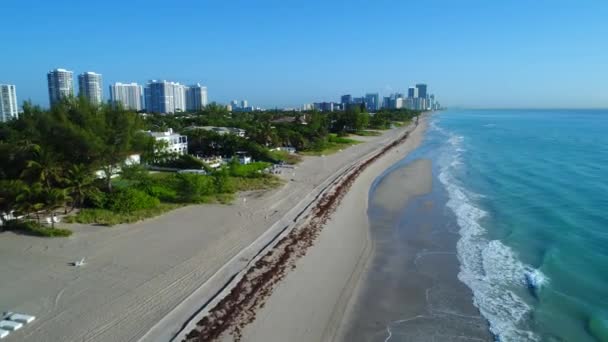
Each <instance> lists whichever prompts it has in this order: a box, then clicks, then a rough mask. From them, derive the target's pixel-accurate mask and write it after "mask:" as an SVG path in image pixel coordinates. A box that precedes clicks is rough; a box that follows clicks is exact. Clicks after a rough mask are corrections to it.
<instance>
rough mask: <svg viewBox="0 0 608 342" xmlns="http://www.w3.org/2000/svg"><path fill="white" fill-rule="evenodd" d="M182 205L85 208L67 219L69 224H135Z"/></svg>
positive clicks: (164, 204)
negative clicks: (125, 209) (114, 209)
mask: <svg viewBox="0 0 608 342" xmlns="http://www.w3.org/2000/svg"><path fill="white" fill-rule="evenodd" d="M182 206H183V205H180V204H171V203H161V204H159V205H158V206H156V207H153V208H148V209H138V210H134V211H124V210H123V211H112V210H108V209H97V208H84V209H81V210H80V211H79V212H78V213H77V214H76V215H72V216H68V217H66V220H65V221H66V222H68V223H83V224H99V225H106V226H113V225H117V224H121V223H133V222H137V221H141V220H143V219H147V218H151V217H155V216H159V215H161V214H164V213H166V212H168V211H171V210H173V209H176V208H179V207H182Z"/></svg>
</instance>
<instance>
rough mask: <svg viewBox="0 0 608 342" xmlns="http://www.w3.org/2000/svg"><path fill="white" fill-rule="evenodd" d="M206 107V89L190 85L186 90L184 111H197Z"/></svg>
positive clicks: (198, 85) (197, 85)
mask: <svg viewBox="0 0 608 342" xmlns="http://www.w3.org/2000/svg"><path fill="white" fill-rule="evenodd" d="M206 106H207V87H203V86H201V85H200V84H196V85H191V86H189V87H188V88H187V89H186V110H187V111H197V110H201V109H203V108H205V107H206Z"/></svg>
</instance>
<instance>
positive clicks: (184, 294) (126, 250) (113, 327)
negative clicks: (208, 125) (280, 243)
mask: <svg viewBox="0 0 608 342" xmlns="http://www.w3.org/2000/svg"><path fill="white" fill-rule="evenodd" d="M403 131H404V128H398V129H393V130H391V131H388V132H386V133H385V134H383V135H382V136H379V137H360V138H358V139H360V140H365V141H366V143H364V144H359V145H355V146H352V147H350V148H348V149H346V150H344V151H342V152H340V153H337V154H334V155H331V156H326V157H307V158H305V159H304V161H303V162H302V163H301V164H299V165H298V166H296V168H295V169H285V170H284V174H283V176H282V177H284V178H285V180H286V181H287V184H286V185H285V186H284V187H282V188H280V189H278V190H273V191H270V192H265V193H259V192H253V193H248V194H243V195H242V196H241V197H240V198H239V199H238V201H237V202H236V203H235V204H233V205H229V206H224V205H202V206H189V207H185V208H181V209H178V210H175V211H173V212H170V213H168V214H166V215H163V216H161V217H159V218H155V219H151V220H147V221H144V222H140V223H137V224H131V225H119V226H116V227H112V228H108V227H96V226H90V225H72V226H71V227H70V228H71V229H73V230H74V231H75V234H74V235H73V236H71V237H69V238H65V239H43V238H36V237H31V236H23V235H17V234H14V233H11V232H6V233H2V234H0V260H2V263H0V310H2V311H9V310H10V311H16V312H23V313H27V314H31V315H35V316H37V317H38V319H37V320H36V321H35V322H33V323H32V324H29V325H28V326H26V327H25V328H23V329H21V330H20V331H17V332H15V333H12V334H11V335H10V336H9V337H8V338H6V339H5V340H4V341H9V342H10V341H136V340H140V339H142V338H143V340H151V341H154V340H159V341H167V340H169V339H170V338H171V337H172V336H174V335H175V334H176V333H177V332H178V331H179V330H180V329H181V328H182V325H183V324H184V322H186V321H187V319H188V318H189V317H191V316H192V315H193V314H194V313H195V312H196V311H197V310H198V308H200V307H201V305H202V304H203V303H205V302H206V301H207V300H209V299H211V298H212V297H213V295H214V294H215V293H216V292H217V291H218V290H220V289H221V288H222V286H224V284H226V283H227V282H228V281H229V280H230V279H231V277H233V276H234V275H235V274H236V273H237V272H239V271H241V270H242V269H243V268H245V267H246V266H247V265H248V263H249V261H250V260H251V259H252V258H253V257H254V255H255V253H257V251H259V250H260V248H261V246H263V245H264V244H265V243H267V242H268V241H270V240H271V239H272V238H273V237H274V236H276V234H278V233H279V232H280V231H281V230H282V229H283V228H285V227H286V226H288V225H290V224H292V223H293V221H294V219H296V218H297V216H298V213H300V212H301V211H302V210H304V209H305V208H306V207H307V206H308V205H309V204H310V203H312V202H314V200H315V196H316V195H317V194H319V193H320V192H321V191H323V189H324V188H325V187H326V186H328V185H329V184H330V183H331V182H333V181H334V180H335V178H337V177H339V176H340V174H342V173H343V172H344V171H345V170H346V169H348V168H349V167H350V165H352V164H353V163H355V162H357V161H358V160H360V159H361V158H363V157H364V156H366V155H368V154H370V153H372V152H373V151H377V150H378V149H379V148H381V147H382V146H384V145H386V144H387V143H388V142H390V141H392V140H393V139H395V138H396V137H398V136H399V135H400V134H401V133H402V132H403ZM415 135H421V130H417V133H416V134H415ZM416 139H419V137H418V138H414V139H408V141H407V142H406V144H405V145H404V146H403V147H400V148H399V152H396V151H395V152H393V153H392V154H391V155H390V158H392V159H393V160H397V159H399V158H401V157H403V155H404V154H405V153H406V150H409V149H411V148H413V146H414V145H415V144H414V142H415V141H416ZM388 164H390V161H389V162H386V164H385V162H379V163H375V164H374V166H373V167H370V168H369V169H368V171H366V173H365V174H363V175H362V177H361V180H358V181H357V182H358V184H359V185H357V186H356V187H354V188H353V191H352V193H353V194H352V195H350V194H349V196H348V198H345V204H346V205H344V208H346V209H341V210H340V212H339V213H337V215H336V220H341V219H348V220H349V225H350V224H352V227H353V231H354V233H352V234H340V233H339V232H336V231H335V230H334V229H328V230H327V232H325V233H324V234H330V236H331V234H335V236H331V237H329V238H325V237H322V239H321V241H326V240H327V242H323V243H320V244H319V246H315V249H320V250H324V249H330V250H331V249H334V248H337V249H343V252H340V253H334V252H332V253H330V254H329V256H333V255H336V254H342V253H344V254H347V253H353V255H356V254H359V255H362V253H363V254H365V253H368V251H367V250H366V248H367V247H365V246H367V245H365V244H363V245H364V246H363V247H361V243H362V242H363V241H367V238H368V236H367V232H366V229H367V226H366V224H367V223H366V222H367V218H366V217H365V209H364V208H365V201H366V200H367V191H368V189H369V183H371V180H373V178H374V177H375V176H374V175H376V174H378V173H380V172H381V171H382V170H383V169H384V168H385V166H386V165H388ZM372 170H375V171H372ZM245 199H246V200H245ZM351 202H352V203H351ZM348 203H350V204H348ZM349 208H350V209H349ZM340 227H342V226H341V225H340ZM341 229H344V227H342V228H341ZM336 241H338V243H337V244H336V243H335V242H336ZM351 242H352V246H351ZM315 254H318V253H317V252H314V253H311V257H313V256H314V255H315ZM83 257H86V262H87V264H86V265H85V266H84V267H80V268H76V267H72V266H69V263H71V262H73V261H75V260H79V259H81V258H83ZM346 259H348V260H345V265H346V264H349V262H351V261H350V258H346ZM303 260H305V259H303ZM336 261H337V260H336ZM325 262H326V261H322V263H325ZM329 264H331V265H333V264H335V265H338V264H337V263H334V262H331V263H328V266H329ZM306 265H309V266H306ZM311 266H313V263H311V262H308V261H303V265H302V267H303V268H305V269H306V268H307V267H308V268H310V267H311ZM315 269H316V268H315ZM313 272H323V270H322V269H316V270H313ZM349 272H350V273H352V272H353V270H352V269H351V271H349ZM299 273H300V271H299V270H298V272H294V273H293V274H294V277H299V276H298V274H299ZM319 274H320V275H322V274H321V273H319ZM344 275H345V274H342V273H341V274H340V277H343V276H344ZM323 276H325V275H323ZM337 278H339V277H336V279H337ZM307 279H308V282H309V283H310V282H311V281H312V279H315V278H314V277H313V278H307ZM287 281H289V279H287ZM333 283H334V282H333V281H332V284H333ZM335 283H336V284H337V283H338V281H336V282H335ZM287 288H289V286H287ZM323 288H324V290H323V291H333V290H325V287H323ZM329 288H331V286H330V287H329ZM294 289H295V288H294ZM279 290H280V289H279ZM282 291H285V290H282ZM340 293H346V292H345V291H342V292H340V291H338V292H335V291H334V292H331V295H330V294H329V293H328V295H327V296H323V298H325V297H327V298H332V299H336V298H342V297H344V296H342V297H341V296H340ZM334 295H336V297H333V296H334ZM277 296H280V291H279V292H278V294H277ZM277 298H281V297H277ZM294 298H300V299H301V300H300V301H304V302H306V298H307V297H303V296H296V297H294ZM281 303H284V302H282V301H281ZM287 303H289V304H288V305H287V307H290V306H291V307H292V308H293V307H294V306H293V305H292V303H295V304H300V303H299V301H298V302H292V301H291V300H290V299H289V298H288V301H287ZM304 304H305V303H304ZM310 304H312V303H310ZM330 306H331V308H332V309H331V310H333V308H338V307H339V306H336V305H333V304H331V303H325V305H324V306H322V307H324V308H329V307H330ZM272 307H274V305H273V306H270V305H269V309H271V308H272ZM303 308H304V307H303ZM321 311H323V310H316V311H309V314H310V315H313V316H314V315H315V314H316V312H319V315H322V314H321ZM316 321H317V320H314V322H316ZM318 321H319V323H318V324H321V321H320V320H318ZM310 323H313V321H311V322H310ZM322 323H323V324H325V322H322ZM315 324H316V323H315ZM255 326H256V325H252V328H254V327H255ZM298 326H299V324H298ZM305 327H306V325H304V326H303V327H300V329H304V328H305ZM313 328H316V327H315V326H308V328H306V329H309V330H317V329H313ZM320 329H321V330H324V329H325V328H324V327H323V328H320ZM252 331H256V330H255V329H254V330H252ZM257 331H261V330H257ZM296 331H298V330H296ZM260 334H262V333H261V332H260ZM305 340H307V341H308V340H310V339H308V338H305Z"/></svg>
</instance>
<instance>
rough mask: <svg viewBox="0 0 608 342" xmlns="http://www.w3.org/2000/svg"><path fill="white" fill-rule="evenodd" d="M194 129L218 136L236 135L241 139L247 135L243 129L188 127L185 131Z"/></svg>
mask: <svg viewBox="0 0 608 342" xmlns="http://www.w3.org/2000/svg"><path fill="white" fill-rule="evenodd" d="M196 129H203V130H205V131H210V132H215V133H217V134H220V135H224V134H233V135H236V136H237V137H241V138H244V137H245V134H246V133H247V132H246V131H245V130H244V129H241V128H236V127H216V126H190V127H187V128H186V129H185V130H188V131H189V130H196Z"/></svg>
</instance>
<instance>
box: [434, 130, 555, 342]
mask: <svg viewBox="0 0 608 342" xmlns="http://www.w3.org/2000/svg"><path fill="white" fill-rule="evenodd" d="M443 132H445V131H443ZM463 140H464V138H463V137H461V136H456V135H450V136H449V138H448V139H447V142H448V144H449V145H448V146H449V147H448V150H446V151H444V153H442V156H441V157H440V158H439V166H440V169H441V170H440V173H439V180H440V181H441V183H443V184H444V186H445V188H446V190H447V192H448V196H449V200H448V203H447V206H448V207H449V208H450V209H451V210H452V211H453V212H454V214H455V215H456V218H457V221H458V225H459V227H460V231H459V233H460V236H461V238H460V239H459V241H458V243H457V250H458V258H459V260H460V264H461V267H460V272H459V274H458V278H459V279H460V280H461V281H462V282H463V283H465V284H466V285H467V286H469V287H470V288H471V290H472V292H473V296H474V304H475V305H476V306H477V307H478V308H479V310H480V312H481V314H482V315H483V316H484V317H485V318H486V319H487V320H488V321H489V323H490V330H491V331H492V333H493V334H494V335H495V336H496V339H497V340H498V341H522V340H524V341H538V340H539V337H538V336H536V335H535V334H534V333H532V332H530V331H527V330H524V329H523V328H521V326H522V324H521V323H523V322H524V320H525V318H526V317H527V316H528V314H529V312H530V307H529V305H528V304H527V303H526V302H525V301H524V300H523V299H522V298H521V297H519V296H518V295H517V294H516V293H515V292H513V291H512V290H514V289H516V288H518V287H522V286H531V285H530V280H532V281H533V282H534V284H535V285H533V286H539V287H540V286H542V284H543V283H544V282H546V281H547V280H546V277H545V276H544V275H543V274H542V273H541V272H540V271H538V270H535V269H533V268H531V267H530V266H527V265H525V264H523V263H522V262H521V261H519V260H518V259H517V256H516V255H515V253H514V252H513V250H512V249H511V248H509V247H508V246H506V245H504V244H503V243H502V242H500V241H498V240H489V239H488V238H487V237H486V230H485V229H484V228H483V227H482V226H481V224H480V220H481V219H483V218H484V217H485V216H487V213H486V212H485V211H484V210H482V209H480V208H478V207H476V206H475V204H474V202H473V201H472V198H475V196H472V195H471V193H469V192H468V191H467V190H465V188H464V187H462V186H460V184H459V182H458V180H457V179H455V178H454V176H453V174H454V172H455V171H456V168H459V167H461V165H462V162H461V160H460V159H461V153H462V152H464V149H463V148H462V146H461V144H462V142H463Z"/></svg>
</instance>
